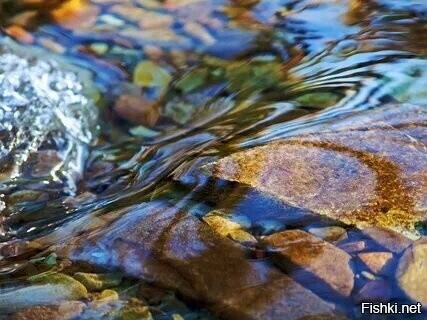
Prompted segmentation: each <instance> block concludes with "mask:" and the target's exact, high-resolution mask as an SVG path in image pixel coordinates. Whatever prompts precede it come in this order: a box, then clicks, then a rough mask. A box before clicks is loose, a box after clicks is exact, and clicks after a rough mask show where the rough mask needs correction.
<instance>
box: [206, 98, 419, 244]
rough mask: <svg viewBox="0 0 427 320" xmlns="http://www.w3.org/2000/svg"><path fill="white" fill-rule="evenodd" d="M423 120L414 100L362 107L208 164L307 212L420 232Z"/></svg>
mask: <svg viewBox="0 0 427 320" xmlns="http://www.w3.org/2000/svg"><path fill="white" fill-rule="evenodd" d="M426 120H427V112H426V109H425V108H422V107H416V106H409V105H403V106H393V107H384V108H380V109H378V110H374V111H371V112H367V111H364V112H363V113H361V114H358V113H355V114H351V115H348V116H345V117H342V118H341V119H334V122H333V123H331V124H329V123H327V126H320V125H318V126H314V127H313V128H311V129H308V130H306V132H307V131H309V132H310V133H306V134H301V135H298V136H295V137H292V138H289V139H286V140H282V141H279V142H273V143H270V144H267V145H265V146H262V147H257V148H253V149H250V150H247V151H243V152H238V153H236V154H233V155H231V156H229V157H226V158H223V159H221V160H219V161H218V162H216V163H213V164H211V165H208V166H207V167H206V168H207V169H208V170H209V171H210V172H211V174H212V175H213V176H215V177H218V178H221V179H225V180H229V181H236V182H239V183H242V184H246V185H249V186H251V187H253V188H256V189H258V190H260V191H262V192H265V193H266V194H269V195H271V196H273V197H275V198H278V199H280V200H282V201H283V202H285V203H286V204H290V205H293V206H297V207H300V208H303V209H306V210H307V211H308V212H314V213H317V214H321V215H325V216H327V217H329V218H332V219H336V220H339V221H341V222H344V223H347V224H350V225H356V226H357V227H360V228H365V227H370V226H379V227H385V228H390V229H393V230H396V231H398V232H401V233H403V234H406V235H409V236H411V237H413V238H416V237H418V236H419V231H418V230H417V228H416V225H417V223H418V222H421V221H423V220H424V219H425V210H426V204H427V180H426V177H427V171H426V168H427V152H426V147H425V144H426V136H427V135H426V133H427V126H426V125H425V124H426V123H427V121H426Z"/></svg>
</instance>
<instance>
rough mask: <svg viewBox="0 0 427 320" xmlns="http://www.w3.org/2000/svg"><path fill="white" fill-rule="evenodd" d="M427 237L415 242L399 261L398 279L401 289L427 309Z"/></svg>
mask: <svg viewBox="0 0 427 320" xmlns="http://www.w3.org/2000/svg"><path fill="white" fill-rule="evenodd" d="M426 261H427V237H423V238H421V239H420V240H418V241H416V242H414V244H413V245H412V246H411V247H409V248H408V249H406V250H405V252H404V253H403V255H402V257H401V258H400V260H399V265H398V267H397V271H396V279H397V283H398V285H399V286H400V288H401V289H402V290H403V291H404V292H405V293H406V295H407V296H408V297H409V298H410V299H411V300H412V301H414V302H421V304H422V305H423V307H424V308H425V307H427V290H426V283H427V263H426Z"/></svg>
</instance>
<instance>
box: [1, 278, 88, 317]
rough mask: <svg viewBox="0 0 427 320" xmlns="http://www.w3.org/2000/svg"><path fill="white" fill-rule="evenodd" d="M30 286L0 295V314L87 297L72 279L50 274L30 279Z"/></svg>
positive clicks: (83, 290) (78, 284)
mask: <svg viewBox="0 0 427 320" xmlns="http://www.w3.org/2000/svg"><path fill="white" fill-rule="evenodd" d="M30 280H31V282H32V283H33V284H32V285H30V286H28V287H23V288H18V289H15V290H11V291H8V292H4V293H0V312H1V313H5V312H13V311H18V310H20V309H23V308H27V307H31V306H37V305H54V304H56V303H60V302H63V301H66V300H70V301H72V300H78V299H82V298H85V297H86V296H87V290H86V288H85V287H84V286H83V285H82V284H81V283H80V282H78V281H76V280H74V279H73V278H71V277H69V276H67V275H65V274H61V273H50V274H42V275H38V276H33V277H31V278H30Z"/></svg>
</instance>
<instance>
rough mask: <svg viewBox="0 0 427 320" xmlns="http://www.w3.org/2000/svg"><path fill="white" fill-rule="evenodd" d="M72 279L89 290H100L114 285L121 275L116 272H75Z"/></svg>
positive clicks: (120, 279)
mask: <svg viewBox="0 0 427 320" xmlns="http://www.w3.org/2000/svg"><path fill="white" fill-rule="evenodd" d="M73 277H74V279H76V280H77V281H80V282H81V283H82V284H83V285H84V286H85V287H86V288H87V289H88V290H90V291H100V290H104V289H107V288H111V287H116V286H118V285H119V284H120V283H121V282H122V278H123V276H122V275H121V274H118V273H85V272H77V273H75V274H74V276H73Z"/></svg>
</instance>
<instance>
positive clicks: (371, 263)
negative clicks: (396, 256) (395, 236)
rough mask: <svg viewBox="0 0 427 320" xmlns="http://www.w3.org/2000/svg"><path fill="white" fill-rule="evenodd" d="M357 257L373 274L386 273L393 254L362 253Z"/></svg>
mask: <svg viewBox="0 0 427 320" xmlns="http://www.w3.org/2000/svg"><path fill="white" fill-rule="evenodd" d="M358 257H359V259H360V260H361V261H362V262H363V263H364V264H365V265H366V266H367V267H368V268H369V270H370V271H372V272H373V273H375V274H385V273H387V271H389V270H387V269H388V268H387V266H389V265H390V263H391V261H392V260H393V254H392V253H390V252H362V253H359V254H358Z"/></svg>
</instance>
